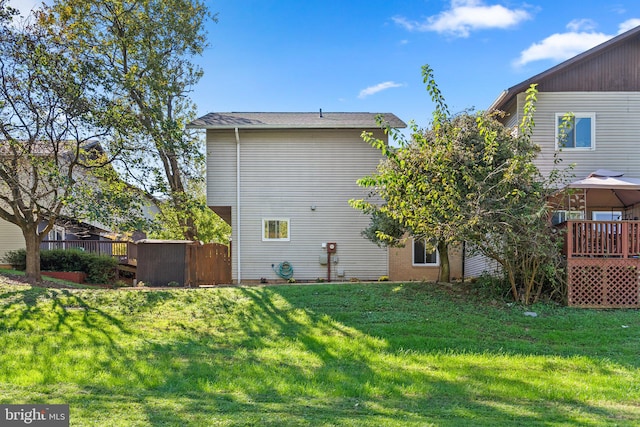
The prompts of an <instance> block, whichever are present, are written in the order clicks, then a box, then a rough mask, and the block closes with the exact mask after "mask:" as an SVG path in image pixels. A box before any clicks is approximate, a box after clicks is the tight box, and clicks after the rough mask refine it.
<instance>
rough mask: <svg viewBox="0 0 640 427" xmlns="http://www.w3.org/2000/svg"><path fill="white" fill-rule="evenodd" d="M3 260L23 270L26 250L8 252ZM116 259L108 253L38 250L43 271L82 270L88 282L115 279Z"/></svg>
mask: <svg viewBox="0 0 640 427" xmlns="http://www.w3.org/2000/svg"><path fill="white" fill-rule="evenodd" d="M4 260H5V262H7V263H9V264H11V266H12V267H13V268H15V269H16V270H25V269H26V265H27V251H26V250H25V249H18V250H15V251H10V252H8V253H7V254H6V255H5V257H4ZM117 265H118V261H117V260H116V259H115V258H112V257H110V256H108V255H98V254H93V253H90V252H83V251H80V250H64V249H52V250H43V251H41V252H40V268H41V269H42V270H43V271H82V272H83V273H85V274H86V275H87V282H89V283H111V282H113V281H114V280H115V278H116V277H115V276H116V266H117Z"/></svg>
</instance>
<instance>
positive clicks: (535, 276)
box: [351, 66, 560, 302]
mask: <svg viewBox="0 0 640 427" xmlns="http://www.w3.org/2000/svg"><path fill="white" fill-rule="evenodd" d="M423 78H424V82H425V84H426V87H427V91H428V93H429V94H430V95H431V98H432V100H433V101H434V103H435V111H434V114H433V121H432V126H431V129H428V130H423V129H419V128H418V127H417V126H416V125H415V124H412V125H411V140H410V141H406V140H405V139H404V138H403V137H402V135H400V134H399V133H397V132H395V131H394V130H392V129H387V132H390V133H391V135H392V138H393V140H394V141H396V143H397V144H396V145H398V146H399V147H398V148H394V147H388V146H386V144H385V143H384V142H383V141H381V140H378V139H375V138H373V137H372V135H371V134H367V133H365V134H363V137H364V139H365V140H366V141H368V142H369V143H371V144H372V145H374V146H375V147H377V148H379V149H380V150H381V151H382V153H383V154H384V155H385V160H384V161H383V162H382V163H381V164H380V166H379V168H378V172H377V173H376V174H375V175H372V176H369V177H365V178H362V179H361V180H359V184H360V185H362V186H364V187H367V188H371V189H372V193H373V194H375V196H377V197H378V198H380V199H382V201H383V203H382V204H381V205H378V204H377V203H376V202H375V201H373V200H365V199H362V200H354V201H352V202H351V203H352V205H353V206H354V207H356V208H359V209H362V210H363V211H365V212H379V213H380V214H381V215H383V216H385V217H388V218H390V219H392V220H394V221H396V222H397V223H398V224H399V225H400V226H401V227H402V229H404V230H405V231H407V232H408V233H409V234H410V235H412V236H413V237H414V238H422V239H425V241H426V242H427V244H428V245H430V246H431V249H437V250H438V251H439V253H440V257H441V279H442V280H447V281H448V280H449V274H450V273H449V272H450V268H449V260H448V249H449V247H450V246H451V245H453V244H457V243H462V242H469V243H472V247H474V248H475V250H476V251H478V252H480V253H482V254H484V255H486V256H488V257H490V258H492V259H494V260H496V261H497V262H498V263H499V264H500V265H501V266H502V267H503V271H504V272H505V274H506V276H507V278H508V279H509V283H510V287H511V289H512V293H513V296H514V298H516V299H521V300H524V301H526V302H529V301H531V299H532V298H533V297H535V295H536V294H539V293H537V290H539V289H541V286H542V283H544V281H545V280H548V279H549V277H550V275H551V273H550V272H556V271H559V264H557V262H556V261H557V259H556V257H555V255H556V254H557V253H558V251H557V246H556V244H555V240H554V239H553V233H552V232H551V229H550V227H549V225H548V222H547V221H545V218H546V214H547V204H546V198H547V195H548V194H549V193H550V192H551V191H552V188H553V185H551V184H552V182H551V180H556V179H557V178H558V177H559V176H560V175H559V174H556V173H554V174H552V176H551V177H550V178H549V179H545V178H543V177H542V176H541V175H540V173H539V171H538V169H537V168H536V166H535V165H534V163H533V161H534V159H535V157H536V155H537V153H538V147H537V146H536V145H535V144H533V143H532V141H531V134H532V132H533V125H534V123H533V113H534V112H535V97H536V91H535V87H533V88H531V89H530V90H529V91H528V98H527V103H526V106H525V110H524V115H523V117H524V118H523V122H522V124H521V125H520V127H519V129H518V132H514V129H509V128H506V127H504V126H503V125H502V124H501V123H500V122H499V121H498V120H497V118H496V116H495V115H490V114H485V113H481V112H480V113H473V114H472V113H470V112H464V113H462V114H458V115H455V116H453V115H451V114H450V113H449V111H448V108H447V106H446V103H445V101H444V98H443V96H442V94H441V92H440V90H439V89H438V87H437V85H436V83H435V79H434V77H433V72H432V70H431V68H429V67H428V66H425V67H423ZM373 225H374V224H372V226H373ZM387 230H388V228H385V227H379V229H378V230H377V233H376V237H377V238H378V239H380V240H384V241H387V242H394V241H397V233H396V235H395V236H394V235H391V234H389V233H388V231H387ZM556 279H557V276H554V280H556ZM534 289H535V291H534Z"/></svg>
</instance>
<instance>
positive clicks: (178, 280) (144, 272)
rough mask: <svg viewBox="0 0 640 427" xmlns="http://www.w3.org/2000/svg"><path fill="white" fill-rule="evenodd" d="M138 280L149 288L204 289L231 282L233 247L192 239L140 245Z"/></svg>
mask: <svg viewBox="0 0 640 427" xmlns="http://www.w3.org/2000/svg"><path fill="white" fill-rule="evenodd" d="M137 245H138V266H137V280H138V281H139V282H143V283H144V284H145V285H148V286H167V285H173V286H175V285H179V286H202V285H220V284H227V283H231V259H230V256H229V248H228V247H227V246H225V245H222V244H219V243H208V244H205V245H203V244H200V243H199V242H192V241H189V240H150V239H144V240H139V241H138V242H137Z"/></svg>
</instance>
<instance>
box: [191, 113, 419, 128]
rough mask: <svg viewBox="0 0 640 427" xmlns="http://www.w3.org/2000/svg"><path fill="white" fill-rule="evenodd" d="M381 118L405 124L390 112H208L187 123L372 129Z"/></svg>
mask: <svg viewBox="0 0 640 427" xmlns="http://www.w3.org/2000/svg"><path fill="white" fill-rule="evenodd" d="M378 116H382V118H383V120H384V121H385V123H388V124H389V126H391V127H393V128H405V127H407V124H406V123H405V122H403V121H402V120H400V119H399V118H398V117H397V116H396V115H395V114H392V113H329V112H322V115H321V114H320V112H316V113H209V114H207V115H204V116H202V117H200V118H199V119H196V120H194V121H192V122H191V123H189V124H188V125H187V127H189V128H192V129H233V128H239V129H284V128H288V129H374V128H379V127H380V126H379V125H378V124H377V122H376V118H377V117H378Z"/></svg>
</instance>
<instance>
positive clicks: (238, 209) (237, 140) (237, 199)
mask: <svg viewBox="0 0 640 427" xmlns="http://www.w3.org/2000/svg"><path fill="white" fill-rule="evenodd" d="M235 131H236V239H237V243H236V247H235V249H236V259H237V260H238V274H237V277H238V279H237V280H238V283H237V284H238V285H239V284H240V283H241V282H242V272H241V265H242V264H241V263H240V251H241V248H242V243H241V242H242V240H241V239H240V228H241V227H240V132H239V131H238V128H235Z"/></svg>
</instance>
